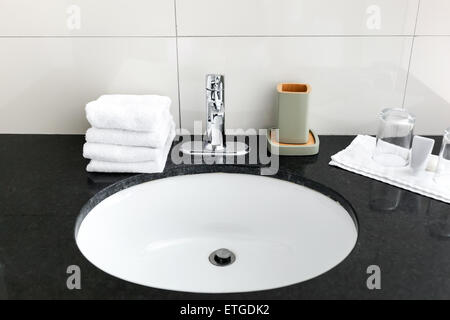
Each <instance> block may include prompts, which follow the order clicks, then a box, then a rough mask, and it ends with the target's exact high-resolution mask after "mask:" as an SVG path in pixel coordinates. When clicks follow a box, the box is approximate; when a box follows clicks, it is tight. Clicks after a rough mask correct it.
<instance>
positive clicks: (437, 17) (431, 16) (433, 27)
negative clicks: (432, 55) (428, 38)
mask: <svg viewBox="0 0 450 320" xmlns="http://www.w3.org/2000/svg"><path fill="white" fill-rule="evenodd" d="M416 34H417V35H448V36H450V1H449V0H421V2H420V12H419V20H418V22H417V32H416Z"/></svg>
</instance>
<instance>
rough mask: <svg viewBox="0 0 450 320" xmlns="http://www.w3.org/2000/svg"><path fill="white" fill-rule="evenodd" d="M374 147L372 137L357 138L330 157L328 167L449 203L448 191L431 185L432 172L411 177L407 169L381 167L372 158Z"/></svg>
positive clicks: (431, 158)
mask: <svg viewBox="0 0 450 320" xmlns="http://www.w3.org/2000/svg"><path fill="white" fill-rule="evenodd" d="M375 144H376V139H375V138H374V137H371V136H365V135H359V136H357V137H356V138H355V139H354V140H353V142H352V143H351V144H350V145H349V146H348V147H347V148H346V149H344V150H342V151H341V152H339V153H337V154H335V155H334V156H332V157H331V162H330V165H332V166H336V167H340V168H342V169H345V170H348V171H351V172H354V173H357V174H360V175H363V176H366V177H369V178H372V179H375V180H378V181H381V182H384V183H388V184H390V185H393V186H396V187H399V188H402V189H406V190H409V191H412V192H415V193H419V194H421V195H424V196H427V197H430V198H433V199H436V200H440V201H443V202H446V203H450V189H449V188H448V187H445V186H442V185H439V184H437V183H436V182H434V180H433V177H434V172H431V171H428V170H427V171H423V172H421V173H419V174H418V175H414V174H413V173H412V170H411V169H410V168H409V167H400V168H398V167H397V168H396V167H386V166H382V165H380V164H378V163H377V162H375V161H374V160H373V159H372V154H373V151H374V149H375ZM436 158H437V157H436V156H433V155H432V156H431V157H430V159H429V161H430V162H431V163H435V162H436ZM355 187H357V186H355Z"/></svg>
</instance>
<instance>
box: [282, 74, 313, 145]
mask: <svg viewBox="0 0 450 320" xmlns="http://www.w3.org/2000/svg"><path fill="white" fill-rule="evenodd" d="M277 91H278V128H279V129H280V142H281V143H292V144H304V143H307V142H308V138H309V125H308V113H309V112H308V110H309V94H310V93H311V87H310V86H309V85H308V84H302V83H281V84H279V85H278V86H277Z"/></svg>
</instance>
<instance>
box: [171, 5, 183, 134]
mask: <svg viewBox="0 0 450 320" xmlns="http://www.w3.org/2000/svg"><path fill="white" fill-rule="evenodd" d="M173 5H174V12H175V50H176V56H177V84H178V88H177V89H178V90H177V91H178V120H179V122H180V125H179V126H180V129H181V93H180V60H179V55H178V19H177V0H173ZM180 132H181V131H180Z"/></svg>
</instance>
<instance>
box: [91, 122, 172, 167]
mask: <svg viewBox="0 0 450 320" xmlns="http://www.w3.org/2000/svg"><path fill="white" fill-rule="evenodd" d="M174 131H175V123H173V122H172V123H171V127H170V132H171V133H172V132H174ZM168 137H169V134H167V135H166V137H165V142H167V138H168ZM163 154H164V148H162V147H160V148H148V147H134V146H121V145H114V144H104V143H92V142H86V143H85V144H84V147H83V157H85V158H86V159H91V160H98V161H107V162H130V163H132V162H144V161H154V160H157V159H159V158H161V157H162V156H163Z"/></svg>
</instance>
